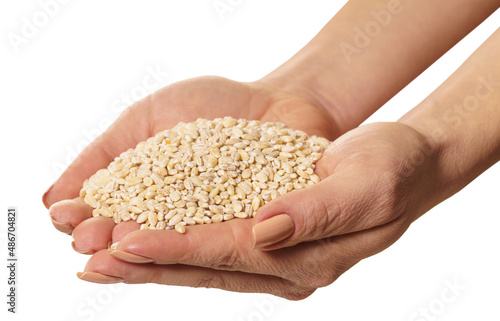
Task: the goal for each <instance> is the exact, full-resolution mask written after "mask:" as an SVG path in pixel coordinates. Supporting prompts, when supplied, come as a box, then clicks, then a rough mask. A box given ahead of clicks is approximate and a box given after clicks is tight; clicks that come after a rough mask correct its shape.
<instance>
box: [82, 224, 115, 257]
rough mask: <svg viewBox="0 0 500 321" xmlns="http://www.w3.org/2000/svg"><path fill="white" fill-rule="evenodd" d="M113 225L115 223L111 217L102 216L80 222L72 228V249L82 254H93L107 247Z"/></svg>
mask: <svg viewBox="0 0 500 321" xmlns="http://www.w3.org/2000/svg"><path fill="white" fill-rule="evenodd" d="M115 226H116V223H115V222H114V221H113V219H112V218H109V217H104V216H96V217H92V218H89V219H87V220H85V221H83V222H81V223H80V224H78V225H77V226H76V227H75V229H74V230H73V238H74V243H72V246H73V248H74V250H75V251H77V252H79V253H82V254H93V253H95V252H97V251H99V250H102V249H107V248H108V245H109V243H110V242H111V240H112V233H113V229H114V227H115Z"/></svg>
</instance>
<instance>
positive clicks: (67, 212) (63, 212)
mask: <svg viewBox="0 0 500 321" xmlns="http://www.w3.org/2000/svg"><path fill="white" fill-rule="evenodd" d="M49 215H50V219H51V220H52V224H54V227H55V228H56V229H58V230H59V231H61V232H63V233H66V234H71V233H72V232H73V229H74V228H75V226H77V225H78V224H80V223H81V222H82V221H84V220H86V219H87V218H89V217H92V208H91V207H90V206H89V205H87V204H85V203H84V202H83V200H82V199H81V198H80V197H77V198H75V199H72V200H63V201H59V202H57V203H54V204H53V205H52V206H51V207H50V208H49Z"/></svg>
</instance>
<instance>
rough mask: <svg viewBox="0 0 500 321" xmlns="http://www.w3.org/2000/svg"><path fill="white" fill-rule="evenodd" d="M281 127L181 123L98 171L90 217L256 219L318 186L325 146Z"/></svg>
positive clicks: (88, 191)
mask: <svg viewBox="0 0 500 321" xmlns="http://www.w3.org/2000/svg"><path fill="white" fill-rule="evenodd" d="M328 144H329V141H328V140H327V139H325V138H320V137H316V136H311V137H310V136H307V135H306V134H305V133H304V132H301V131H298V130H292V129H288V128H285V127H284V125H283V124H281V123H261V122H259V121H255V120H252V121H248V120H244V119H233V118H231V117H225V118H218V119H215V120H205V119H198V120H197V121H195V122H192V123H182V122H181V123H179V124H178V125H176V126H175V127H174V128H172V129H170V130H166V131H163V132H160V133H158V134H157V135H156V136H154V137H151V138H149V139H148V140H147V141H145V142H141V143H139V144H137V146H136V148H135V149H129V150H127V151H125V152H123V153H122V154H121V155H120V156H119V157H117V158H115V160H114V161H113V162H112V163H111V164H109V166H108V168H107V169H101V170H99V171H97V172H96V173H95V174H94V175H93V176H91V177H90V178H89V179H88V180H86V181H85V182H84V184H83V188H82V189H81V191H80V196H81V197H82V198H83V199H84V201H85V203H87V204H89V205H90V206H91V207H93V208H94V209H93V211H92V215H93V216H105V217H112V218H113V219H114V220H115V222H117V223H119V222H121V221H128V220H135V221H137V222H138V223H141V229H175V230H176V231H177V232H179V233H185V231H186V226H187V225H195V224H210V223H219V222H223V221H228V220H231V219H234V218H247V217H253V216H255V214H256V212H257V211H258V209H259V208H260V207H262V206H264V205H265V204H267V203H268V202H270V201H272V200H274V199H276V198H278V197H279V196H280V195H284V194H285V193H288V192H290V191H292V190H294V189H301V188H305V187H307V186H309V185H311V184H314V183H317V182H319V177H318V176H317V175H316V174H315V173H314V166H315V164H314V163H315V162H316V161H317V160H318V159H319V158H320V157H321V155H322V153H323V151H324V150H325V149H326V147H327V146H328Z"/></svg>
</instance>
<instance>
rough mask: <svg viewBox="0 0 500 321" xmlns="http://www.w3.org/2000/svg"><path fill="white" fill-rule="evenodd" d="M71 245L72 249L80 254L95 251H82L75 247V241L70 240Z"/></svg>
mask: <svg viewBox="0 0 500 321" xmlns="http://www.w3.org/2000/svg"><path fill="white" fill-rule="evenodd" d="M71 247H72V248H73V250H75V251H76V252H78V253H80V254H94V253H95V251H94V250H87V251H83V250H79V249H77V248H76V247H75V241H73V242H71Z"/></svg>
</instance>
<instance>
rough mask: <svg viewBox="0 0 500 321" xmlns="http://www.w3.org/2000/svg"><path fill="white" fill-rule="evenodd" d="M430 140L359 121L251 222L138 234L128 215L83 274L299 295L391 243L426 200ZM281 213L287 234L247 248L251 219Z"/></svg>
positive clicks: (431, 172)
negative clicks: (313, 177)
mask: <svg viewBox="0 0 500 321" xmlns="http://www.w3.org/2000/svg"><path fill="white" fill-rule="evenodd" d="M427 147H428V144H427V141H426V139H425V137H423V136H422V135H421V134H419V133H418V132H416V131H415V130H413V129H412V128H411V127H408V126H406V125H403V124H400V123H380V124H371V125H366V126H362V127H360V128H357V129H354V130H352V131H350V132H348V133H347V134H344V135H343V136H341V137H340V138H338V139H337V140H335V141H334V142H333V143H332V144H331V146H330V147H329V148H328V149H327V150H326V152H325V154H324V156H323V157H322V158H321V159H320V161H319V162H318V163H317V168H316V172H317V173H318V175H319V176H320V177H321V179H322V180H321V181H320V182H319V183H317V184H315V185H313V186H311V187H308V188H307V189H304V190H297V191H293V192H291V193H288V194H285V195H283V196H281V197H280V198H278V199H276V200H274V201H273V202H271V203H269V204H267V205H266V206H264V207H262V208H261V209H260V210H259V212H258V214H257V216H256V217H255V218H254V219H253V220H232V221H228V222H225V223H223V224H210V225H200V226H191V227H189V229H188V231H187V232H186V234H178V233H176V232H175V231H158V230H156V231H155V230H150V231H146V230H139V231H137V230H136V228H137V227H136V226H132V223H130V222H128V224H127V225H129V226H128V227H127V225H122V226H123V230H122V231H120V225H121V224H119V225H118V226H117V227H115V228H114V230H113V232H109V233H108V234H107V238H106V237H103V239H102V244H103V245H104V243H106V242H109V241H110V240H111V239H113V241H118V240H119V241H120V242H119V243H118V245H117V247H116V250H105V249H103V250H98V251H97V252H96V253H95V254H94V255H93V256H92V257H91V258H90V259H89V261H88V263H87V265H86V267H85V273H84V274H81V275H80V276H81V277H82V278H83V279H86V280H89V281H94V282H120V281H123V282H127V283H159V284H170V285H185V286H195V287H200V286H202V287H216V288H222V289H226V290H231V291H243V292H266V293H272V294H274V295H278V296H282V297H285V298H288V299H303V298H305V297H307V296H309V295H310V294H311V293H313V292H314V290H315V289H317V288H318V287H322V286H326V285H328V284H331V283H332V282H333V281H334V280H336V279H337V278H338V277H339V276H340V275H341V274H342V273H344V272H345V271H346V270H348V269H349V268H350V267H352V266H353V265H354V264H356V263H357V262H359V261H360V260H362V259H364V258H366V257H369V256H371V255H373V254H375V253H378V252H380V251H381V250H383V249H385V248H387V247H388V246H389V245H391V244H392V243H393V242H395V241H396V240H397V239H398V238H399V237H400V236H401V235H402V234H403V233H404V231H405V230H406V229H407V228H408V226H409V225H410V224H411V222H413V221H414V220H415V219H416V218H417V217H419V216H420V215H421V214H423V213H424V212H425V211H427V210H428V209H429V208H430V207H432V204H433V195H434V194H435V193H434V192H435V191H434V190H433V186H437V184H436V183H435V182H433V181H432V180H433V177H437V175H435V174H436V164H435V163H436V162H435V157H434V155H432V154H429V153H428V152H427V149H426V148H427ZM422 155H427V156H425V157H423V156H422ZM280 214H286V215H285V216H286V217H287V218H289V219H290V222H291V223H292V226H293V230H292V233H291V235H289V236H288V237H286V238H285V239H283V240H278V242H277V243H274V244H270V245H269V244H268V245H267V246H265V247H263V248H257V249H255V248H253V246H254V242H255V240H254V239H252V232H251V231H252V226H254V227H255V226H256V224H259V223H262V222H263V221H265V222H270V221H271V220H272V218H273V217H278V215H279V216H280V217H283V215H280ZM99 219H101V220H104V219H103V218H99ZM89 221H90V220H89ZM82 224H85V222H83V223H82ZM79 227H80V226H78V227H77V229H75V233H76V232H77V230H78V228H79ZM281 227H282V226H281ZM275 228H277V229H279V228H280V225H278V226H276V227H275ZM127 229H128V230H127ZM108 231H109V230H108ZM117 231H119V232H117ZM75 233H74V234H75ZM111 234H113V235H111ZM115 234H116V235H115ZM94 235H96V234H94ZM110 236H111V237H110ZM102 247H103V248H104V246H102ZM96 250H97V249H96Z"/></svg>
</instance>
